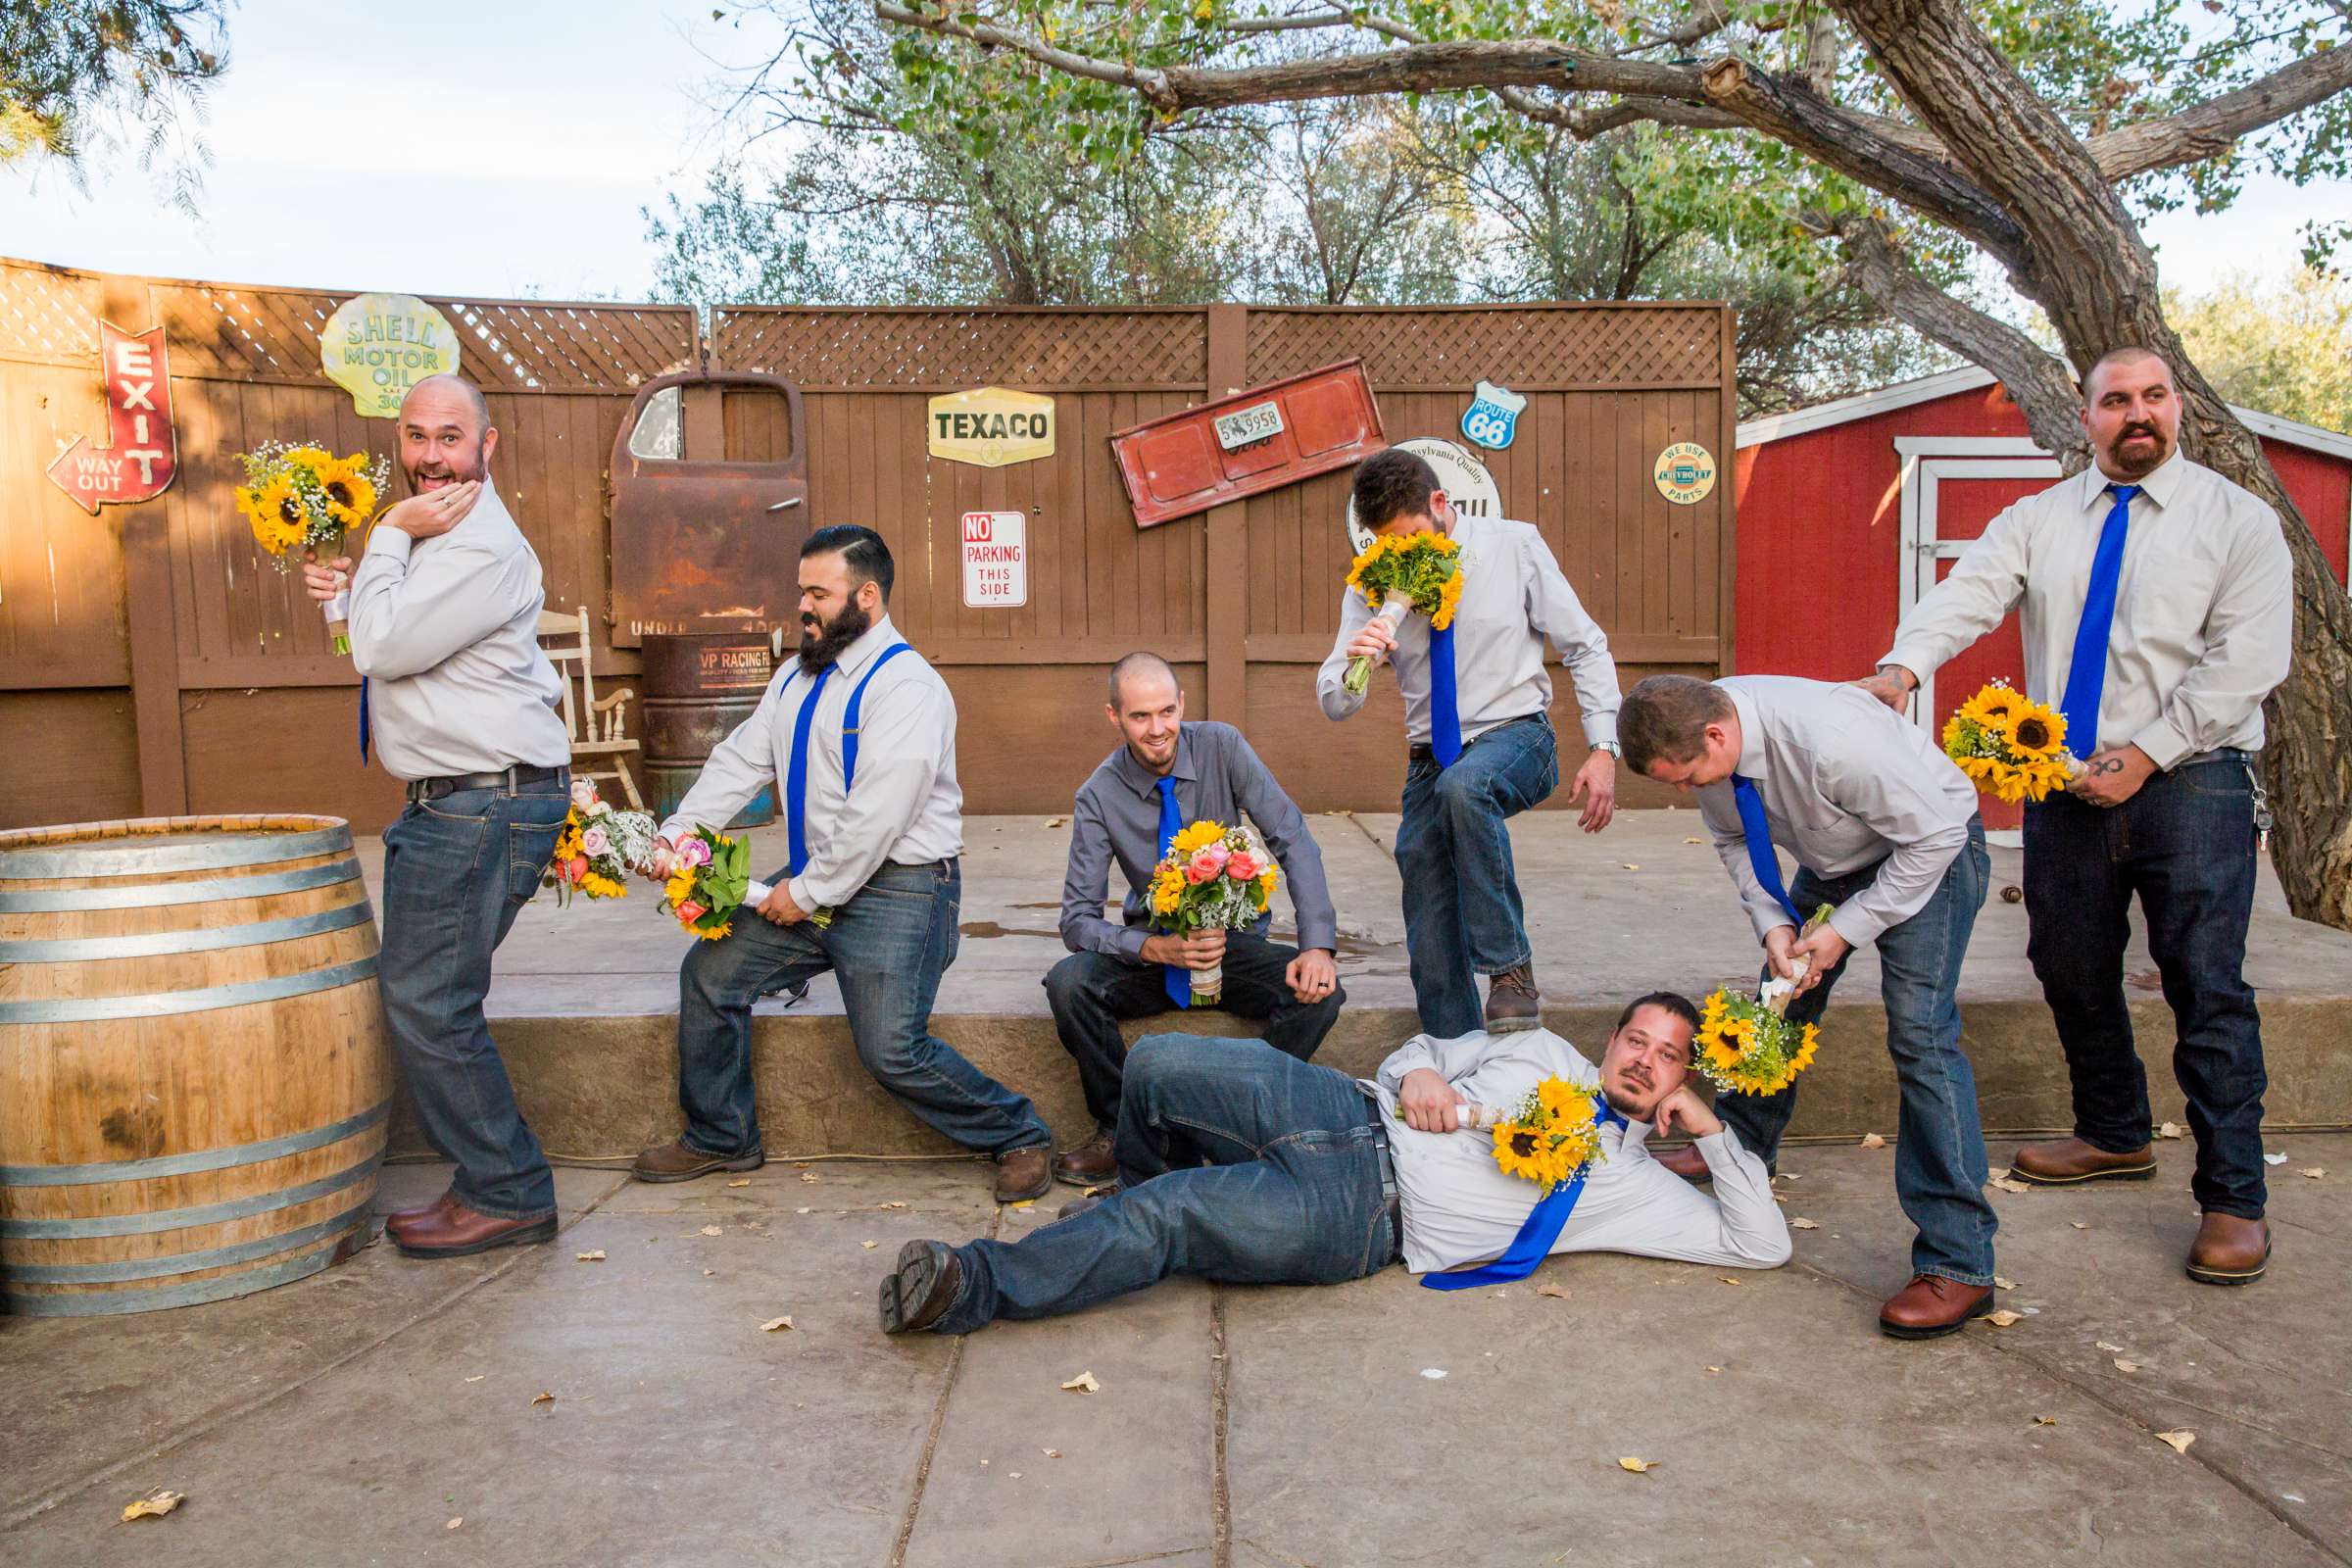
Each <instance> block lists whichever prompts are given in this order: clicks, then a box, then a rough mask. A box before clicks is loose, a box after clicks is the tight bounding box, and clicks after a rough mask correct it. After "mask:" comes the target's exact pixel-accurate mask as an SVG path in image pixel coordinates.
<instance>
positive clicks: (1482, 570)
mask: <svg viewBox="0 0 2352 1568" xmlns="http://www.w3.org/2000/svg"><path fill="white" fill-rule="evenodd" d="M1453 537H1454V538H1455V539H1456V540H1458V541H1459V542H1460V544H1461V547H1462V598H1461V603H1460V604H1458V605H1456V606H1455V607H1454V613H1453V694H1454V701H1455V711H1457V712H1458V713H1460V715H1461V720H1462V741H1463V744H1465V745H1467V744H1468V743H1469V742H1471V741H1473V740H1476V739H1477V738H1478V737H1479V736H1480V735H1482V734H1484V733H1485V732H1486V731H1488V730H1491V729H1493V728H1494V727H1495V725H1497V724H1507V723H1509V722H1510V721H1511V720H1512V719H1514V718H1525V717H1527V716H1528V715H1529V714H1530V713H1541V712H1544V711H1546V710H1547V709H1549V708H1550V707H1551V677H1550V676H1548V675H1546V674H1545V673H1544V643H1545V642H1546V641H1548V642H1549V643H1550V644H1551V646H1552V647H1554V648H1556V649H1558V650H1559V652H1560V657H1561V658H1562V659H1564V660H1565V661H1567V663H1568V671H1569V674H1570V675H1571V676H1572V677H1573V678H1574V680H1575V681H1576V706H1577V708H1578V710H1579V711H1581V712H1582V713H1583V714H1584V715H1585V739H1586V741H1587V742H1589V743H1590V744H1592V745H1594V746H1598V745H1600V744H1601V743H1602V742H1603V741H1613V740H1615V739H1616V738H1617V665H1616V662H1615V661H1613V660H1612V659H1610V657H1609V639H1608V636H1607V634H1606V633H1604V632H1603V631H1602V630H1601V629H1600V624H1599V622H1597V621H1595V620H1594V619H1593V617H1592V616H1591V615H1589V614H1587V613H1585V607H1584V604H1583V602H1582V601H1580V600H1579V599H1578V598H1577V597H1576V590H1575V589H1573V588H1571V587H1569V586H1568V578H1567V577H1566V576H1565V575H1564V574H1563V573H1562V572H1561V570H1560V564H1559V563H1558V562H1557V561H1554V560H1553V559H1552V557H1551V547H1550V546H1548V545H1546V544H1544V536H1543V535H1542V534H1540V533H1538V532H1537V531H1536V530H1535V528H1534V527H1533V526H1531V525H1530V524H1528V523H1524V522H1513V521H1512V520H1510V519H1509V518H1507V517H1469V516H1459V515H1457V516H1456V517H1455V518H1454V522H1453ZM1372 615H1373V609H1372V607H1371V606H1370V605H1367V604H1365V603H1364V596H1363V595H1362V594H1360V593H1357V592H1356V591H1355V590H1354V589H1352V588H1347V589H1342V590H1341V594H1340V634H1339V636H1338V638H1336V639H1335V640H1334V641H1333V643H1332V645H1331V656H1330V657H1329V658H1327V659H1325V660H1324V661H1323V667H1322V668H1321V669H1319V670H1317V671H1316V673H1315V696H1316V698H1317V700H1318V701H1320V702H1321V703H1322V705H1323V712H1324V714H1325V716H1327V717H1330V718H1335V719H1339V718H1346V717H1348V715H1349V714H1351V713H1353V712H1354V711H1356V710H1357V709H1359V708H1361V707H1363V706H1364V700H1363V698H1361V697H1358V696H1353V695H1350V694H1349V692H1348V689H1347V687H1346V686H1345V685H1344V684H1343V680H1344V678H1345V677H1346V675H1347V673H1348V643H1349V642H1350V641H1351V640H1352V639H1353V638H1354V636H1355V634H1356V633H1357V632H1359V631H1362V630H1363V629H1364V626H1365V623H1366V622H1368V621H1370V620H1371V618H1372ZM1389 662H1390V663H1391V664H1392V665H1393V666H1394V667H1395V669H1396V671H1397V686H1398V688H1399V689H1401V690H1402V691H1403V693H1404V732H1405V736H1406V738H1407V739H1408V740H1409V741H1412V742H1415V743H1426V742H1427V741H1428V740H1429V617H1428V616H1426V615H1407V616H1405V617H1404V624H1403V625H1402V626H1399V627H1397V646H1396V647H1395V648H1392V649H1391V650H1389ZM1365 689H1366V690H1367V691H1369V690H1370V688H1369V687H1367V688H1365Z"/></svg>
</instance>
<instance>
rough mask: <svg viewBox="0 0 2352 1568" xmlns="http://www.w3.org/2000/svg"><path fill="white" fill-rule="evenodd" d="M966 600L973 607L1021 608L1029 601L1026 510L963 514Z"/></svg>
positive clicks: (964, 596)
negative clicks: (1021, 511)
mask: <svg viewBox="0 0 2352 1568" xmlns="http://www.w3.org/2000/svg"><path fill="white" fill-rule="evenodd" d="M963 602H964V604H965V606H966V607H967V608H969V609H972V610H1018V609H1020V608H1021V607H1022V606H1023V605H1025V604H1027V603H1028V602H1029V517H1028V515H1027V514H1026V513H1020V512H967V513H965V514H964V515H963Z"/></svg>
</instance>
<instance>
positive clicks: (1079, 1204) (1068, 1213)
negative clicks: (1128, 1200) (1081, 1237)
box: [1054, 1187, 1118, 1219]
mask: <svg viewBox="0 0 2352 1568" xmlns="http://www.w3.org/2000/svg"><path fill="white" fill-rule="evenodd" d="M1117 1191H1118V1189H1117V1188H1116V1187H1113V1188H1112V1189H1111V1190H1110V1192H1109V1193H1097V1194H1096V1195H1095V1196H1094V1197H1092V1198H1073V1199H1071V1200H1070V1201H1068V1202H1066V1203H1064V1204H1062V1205H1061V1206H1060V1207H1059V1208H1057V1209H1055V1210H1054V1218H1055V1219H1076V1218H1077V1217H1078V1216H1079V1215H1081V1214H1083V1213H1085V1212H1086V1211H1087V1210H1088V1209H1090V1208H1100V1207H1101V1206H1102V1205H1103V1199H1105V1198H1108V1197H1110V1196H1111V1194H1112V1193H1116V1192H1117Z"/></svg>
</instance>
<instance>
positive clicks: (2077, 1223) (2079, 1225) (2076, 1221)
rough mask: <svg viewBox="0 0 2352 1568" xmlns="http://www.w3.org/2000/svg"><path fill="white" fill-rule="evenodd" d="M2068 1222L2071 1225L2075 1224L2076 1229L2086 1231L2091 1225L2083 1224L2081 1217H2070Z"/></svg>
mask: <svg viewBox="0 0 2352 1568" xmlns="http://www.w3.org/2000/svg"><path fill="white" fill-rule="evenodd" d="M2067 1223H2068V1224H2069V1225H2072V1226H2073V1227H2074V1228H2075V1229H2077V1230H2079V1231H2086V1230H2088V1229H2090V1227H2089V1226H2087V1225H2085V1224H2083V1223H2082V1221H2081V1220H2079V1219H2070V1220H2068V1221H2067Z"/></svg>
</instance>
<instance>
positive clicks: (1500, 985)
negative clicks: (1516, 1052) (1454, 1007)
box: [1487, 963, 1544, 1035]
mask: <svg viewBox="0 0 2352 1568" xmlns="http://www.w3.org/2000/svg"><path fill="white" fill-rule="evenodd" d="M1543 1021H1544V994H1543V993H1542V992H1540V991H1538V990H1537V989H1536V969H1535V965H1533V964H1529V963H1523V964H1520V965H1519V966H1518V967H1517V968H1515V969H1505V970H1503V971H1502V973H1500V974H1498V975H1496V976H1495V977H1494V978H1493V979H1492V980H1489V981H1488V982H1487V1033H1489V1034H1491V1035H1505V1034H1510V1033H1512V1032H1513V1031H1515V1030H1520V1029H1533V1028H1535V1027H1536V1026H1537V1025H1538V1024H1540V1023H1542V1022H1543Z"/></svg>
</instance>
